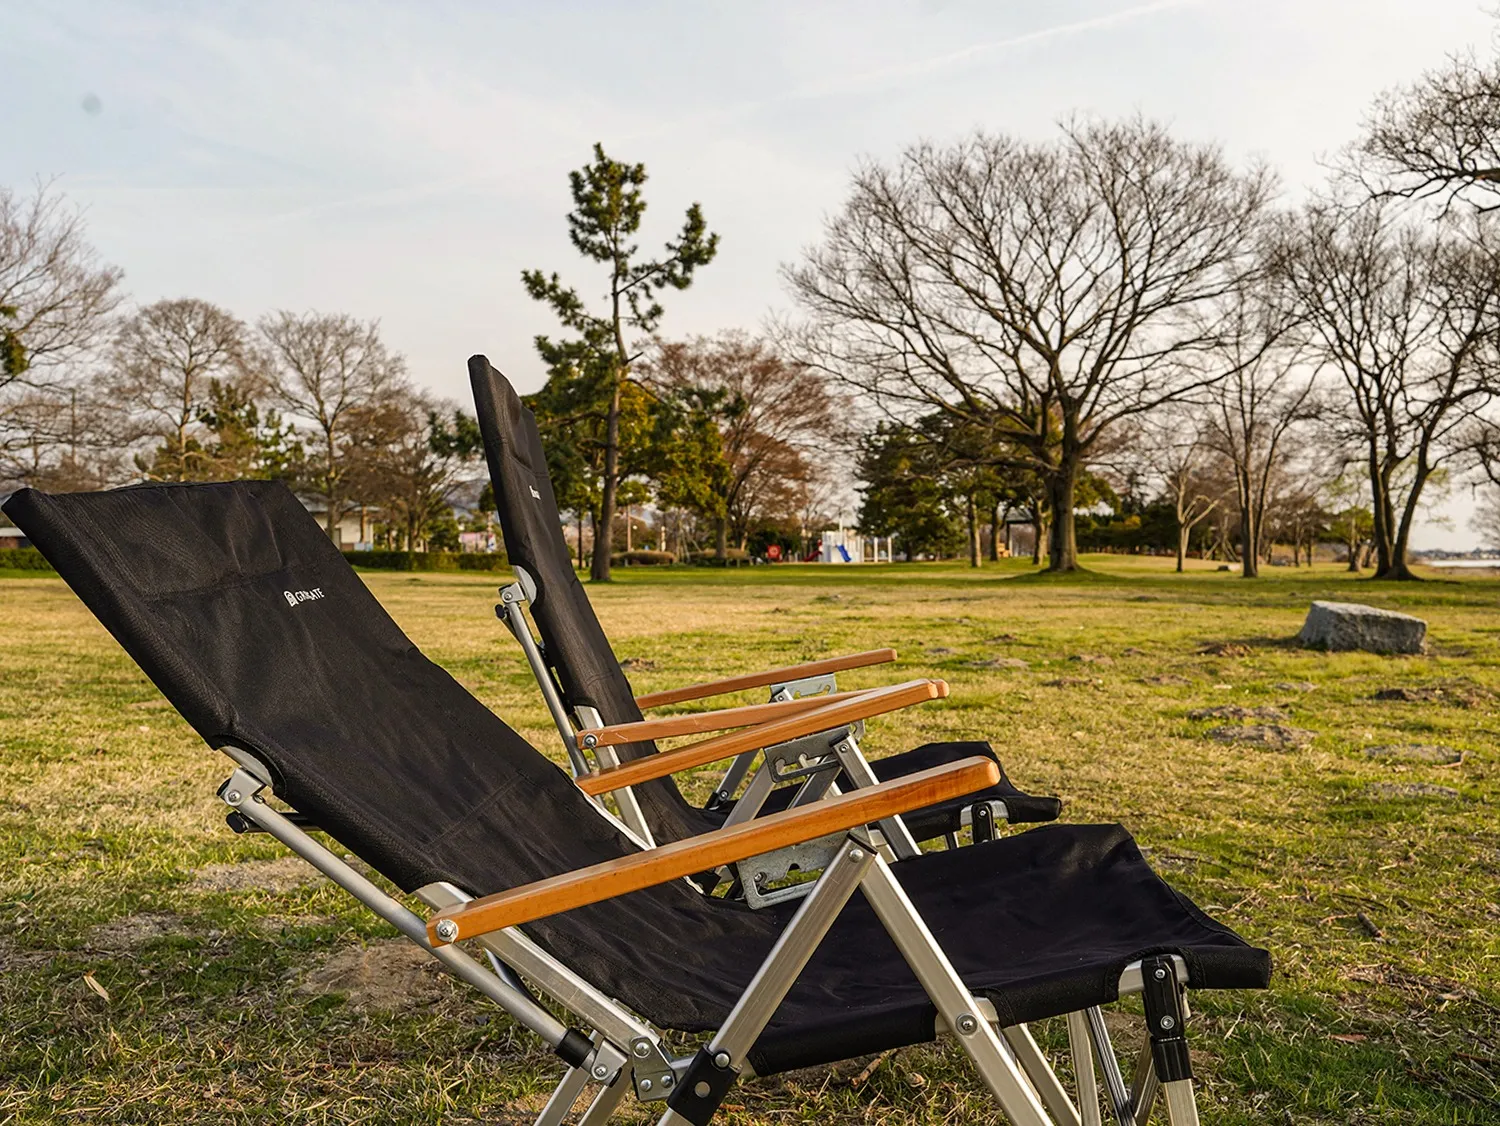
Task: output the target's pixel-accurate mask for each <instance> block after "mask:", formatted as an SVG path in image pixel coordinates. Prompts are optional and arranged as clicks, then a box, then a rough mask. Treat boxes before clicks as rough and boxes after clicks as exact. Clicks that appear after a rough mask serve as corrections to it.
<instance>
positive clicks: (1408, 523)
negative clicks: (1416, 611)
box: [1375, 468, 1429, 582]
mask: <svg viewBox="0 0 1500 1126" xmlns="http://www.w3.org/2000/svg"><path fill="white" fill-rule="evenodd" d="M1428 476H1429V471H1428V470H1426V469H1422V468H1419V469H1418V470H1417V473H1416V476H1415V477H1414V478H1413V480H1412V483H1411V489H1410V491H1409V492H1408V493H1407V494H1406V506H1405V508H1404V509H1403V510H1402V512H1401V524H1400V526H1399V527H1398V528H1397V529H1396V535H1395V539H1394V540H1393V542H1392V543H1391V553H1390V564H1389V566H1388V567H1387V568H1386V569H1385V570H1384V571H1378V572H1376V574H1375V577H1376V578H1377V579H1397V580H1400V581H1402V582H1420V581H1421V579H1420V578H1419V577H1418V576H1417V575H1414V574H1413V573H1412V570H1411V566H1410V565H1409V564H1408V563H1407V560H1406V550H1407V546H1408V545H1409V544H1410V542H1411V529H1412V525H1413V524H1414V523H1415V522H1416V516H1417V502H1418V500H1419V499H1420V497H1421V495H1422V489H1423V488H1424V487H1425V486H1426V484H1427V478H1428ZM1386 500H1387V503H1389V500H1390V494H1389V492H1387V494H1386ZM1393 514H1394V510H1393Z"/></svg>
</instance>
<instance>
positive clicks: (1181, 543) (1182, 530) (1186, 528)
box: [1177, 522, 1193, 575]
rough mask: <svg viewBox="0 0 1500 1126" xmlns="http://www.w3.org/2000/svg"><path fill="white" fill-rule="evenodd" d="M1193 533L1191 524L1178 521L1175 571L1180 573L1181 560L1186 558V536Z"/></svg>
mask: <svg viewBox="0 0 1500 1126" xmlns="http://www.w3.org/2000/svg"><path fill="white" fill-rule="evenodd" d="M1192 534H1193V529H1192V526H1191V525H1189V524H1183V523H1180V522H1179V523H1178V525H1177V573H1178V574H1179V575H1180V574H1182V564H1183V560H1185V559H1186V558H1187V548H1188V537H1189V536H1191V535H1192Z"/></svg>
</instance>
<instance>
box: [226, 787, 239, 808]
mask: <svg viewBox="0 0 1500 1126" xmlns="http://www.w3.org/2000/svg"><path fill="white" fill-rule="evenodd" d="M224 800H225V801H227V802H228V803H229V804H230V805H236V804H238V802H239V800H240V792H239V791H238V790H230V791H229V793H227V794H225V795H224Z"/></svg>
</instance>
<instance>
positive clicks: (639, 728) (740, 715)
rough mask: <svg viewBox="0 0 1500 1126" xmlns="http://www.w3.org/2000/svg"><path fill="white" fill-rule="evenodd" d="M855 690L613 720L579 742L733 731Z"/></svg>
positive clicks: (614, 744)
mask: <svg viewBox="0 0 1500 1126" xmlns="http://www.w3.org/2000/svg"><path fill="white" fill-rule="evenodd" d="M866 691H868V689H861V690H859V691H855V692H830V693H828V694H827V695H825V696H804V697H802V698H801V699H797V700H778V701H776V702H775V703H773V704H746V705H744V706H743V707H739V708H720V709H719V710H717V711H712V712H690V713H689V714H687V715H671V716H664V717H662V718H661V719H643V720H640V721H639V722H636V723H612V724H610V725H609V726H607V727H586V728H584V729H583V730H582V731H580V732H579V733H578V741H579V743H581V744H582V745H583V746H585V747H587V748H590V749H592V748H594V747H618V746H620V745H621V744H622V743H640V742H644V741H645V740H647V739H671V738H673V737H675V736H678V735H701V734H702V733H703V732H705V731H731V730H733V729H734V728H736V727H753V726H754V725H755V724H757V723H767V722H769V721H771V720H773V719H784V718H785V717H787V716H789V715H801V714H802V713H803V712H810V711H812V710H813V709H814V708H821V707H822V706H823V705H824V704H831V703H834V702H835V701H838V700H847V699H850V698H851V697H853V696H859V695H862V694H863V693H864V692H866Z"/></svg>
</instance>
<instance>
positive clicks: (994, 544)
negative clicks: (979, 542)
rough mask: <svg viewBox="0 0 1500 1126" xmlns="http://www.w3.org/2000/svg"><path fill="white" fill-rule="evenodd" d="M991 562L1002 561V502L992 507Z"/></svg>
mask: <svg viewBox="0 0 1500 1126" xmlns="http://www.w3.org/2000/svg"><path fill="white" fill-rule="evenodd" d="M990 562H991V563H998V562H1000V502H999V501H998V500H997V501H996V502H995V507H994V508H992V509H990Z"/></svg>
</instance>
